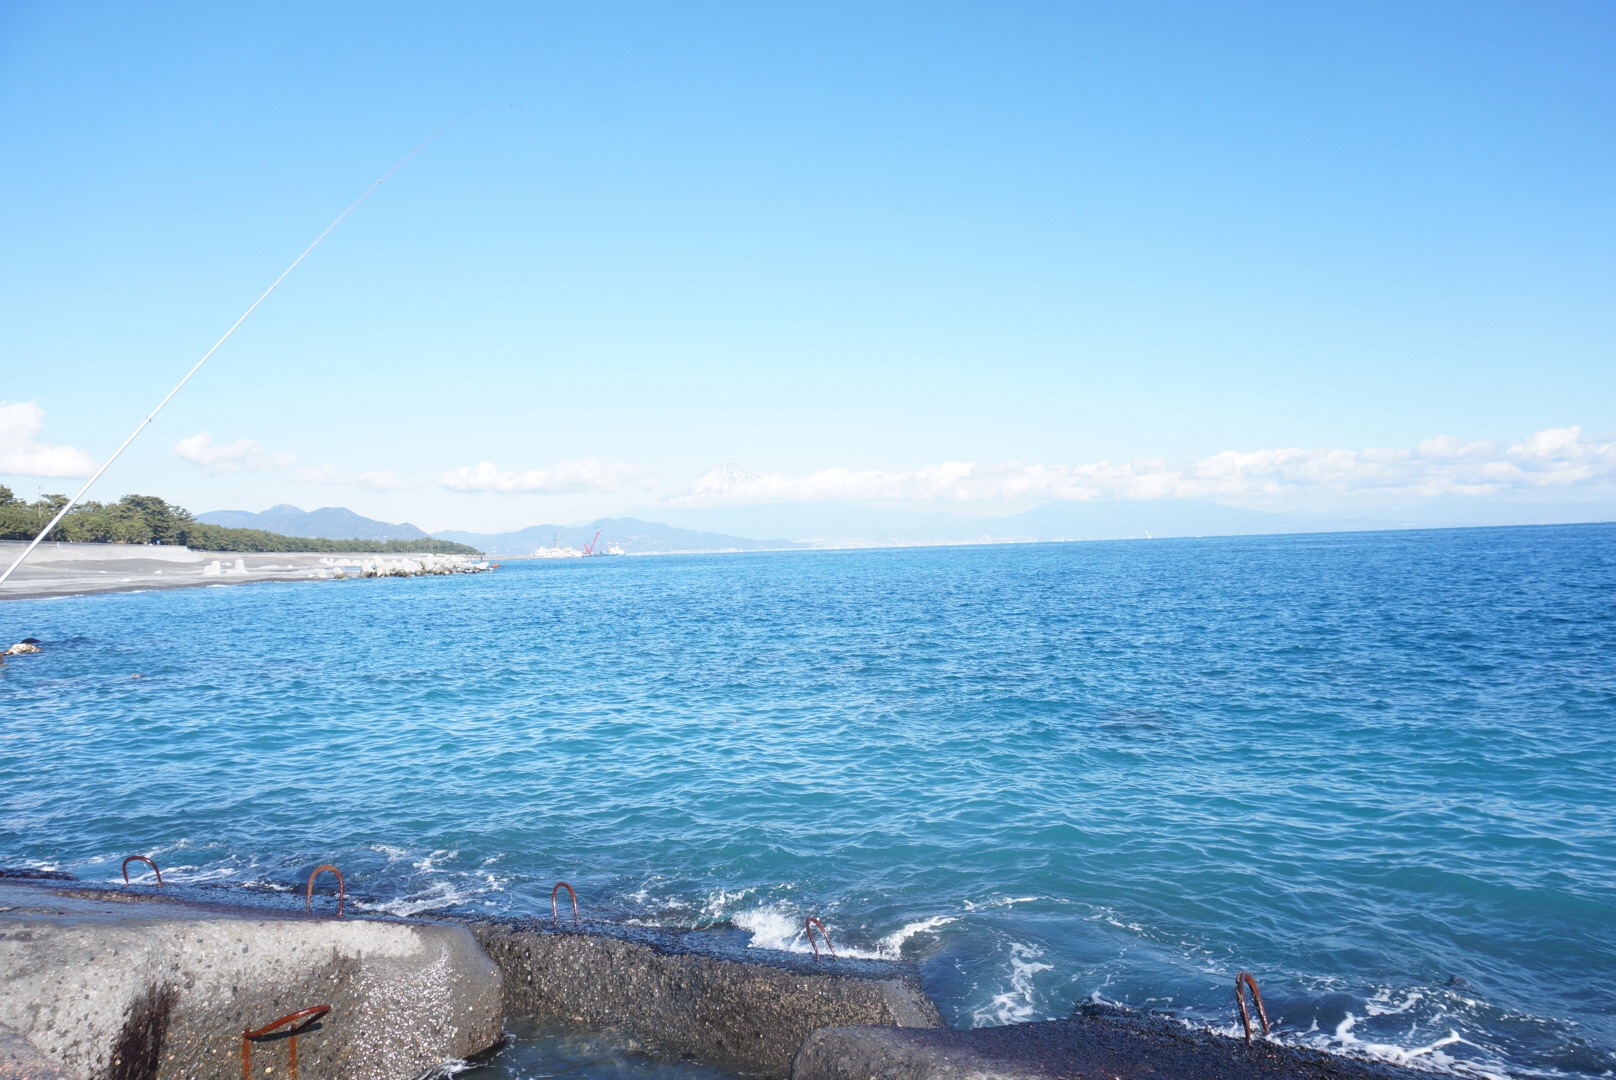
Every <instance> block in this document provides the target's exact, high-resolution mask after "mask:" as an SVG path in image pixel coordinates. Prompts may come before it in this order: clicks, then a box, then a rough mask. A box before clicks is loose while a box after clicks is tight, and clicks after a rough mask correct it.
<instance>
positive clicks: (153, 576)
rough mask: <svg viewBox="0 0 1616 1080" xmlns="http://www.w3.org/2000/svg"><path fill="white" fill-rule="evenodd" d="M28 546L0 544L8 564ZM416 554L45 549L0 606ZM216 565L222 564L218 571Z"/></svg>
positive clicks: (289, 576)
mask: <svg viewBox="0 0 1616 1080" xmlns="http://www.w3.org/2000/svg"><path fill="white" fill-rule="evenodd" d="M26 546H27V545H26V544H24V543H23V542H21V541H0V560H3V564H4V565H5V566H9V565H11V560H13V559H15V558H16V557H17V555H18V554H19V553H20V552H21V551H22V549H23V548H24V547H26ZM408 558H411V556H401V555H377V554H376V553H374V552H351V553H331V552H284V551H274V552H264V553H257V554H254V553H242V552H218V551H192V550H191V549H190V548H185V547H162V546H159V545H148V544H54V543H46V544H40V545H39V547H38V548H36V549H35V550H34V553H33V554H32V555H30V556H28V559H27V561H26V562H24V563H23V564H22V565H21V566H19V567H18V568H17V572H16V573H15V574H13V575H11V579H10V580H9V581H7V582H6V583H5V584H4V585H0V600H21V599H38V598H41V597H51V596H80V595H84V594H86V593H102V592H135V591H138V590H144V589H184V588H196V587H199V586H206V585H245V584H249V583H252V582H260V581H310V580H320V579H327V578H331V579H334V578H335V577H336V576H337V571H339V570H341V571H342V572H343V574H344V576H350V577H351V576H354V574H355V573H356V572H357V571H358V569H359V567H360V566H361V564H362V563H364V562H367V561H368V562H371V563H374V562H376V560H378V559H381V560H385V561H387V562H398V561H401V560H404V559H408ZM215 564H217V565H215Z"/></svg>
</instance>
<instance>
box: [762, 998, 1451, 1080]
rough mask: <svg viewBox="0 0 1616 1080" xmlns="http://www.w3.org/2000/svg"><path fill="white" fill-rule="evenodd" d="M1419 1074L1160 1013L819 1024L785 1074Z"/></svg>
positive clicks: (895, 1079) (1239, 1078)
mask: <svg viewBox="0 0 1616 1080" xmlns="http://www.w3.org/2000/svg"><path fill="white" fill-rule="evenodd" d="M1426 1075H1428V1074H1424V1073H1418V1072H1415V1071H1413V1070H1410V1069H1403V1068H1398V1067H1396V1066H1391V1065H1385V1064H1381V1063H1378V1062H1368V1061H1358V1060H1355V1059H1352V1058H1346V1057H1341V1056H1339V1055H1334V1054H1325V1053H1322V1052H1320V1051H1317V1050H1306V1049H1301V1048H1297V1047H1290V1046H1283V1045H1280V1044H1278V1043H1274V1042H1268V1041H1266V1040H1262V1039H1259V1040H1257V1041H1256V1043H1255V1044H1254V1045H1252V1046H1247V1045H1246V1043H1245V1042H1244V1040H1241V1039H1231V1038H1228V1037H1226V1036H1223V1035H1218V1034H1215V1033H1213V1032H1210V1031H1206V1030H1204V1029H1195V1028H1191V1027H1188V1026H1186V1025H1185V1024H1183V1023H1182V1022H1180V1021H1179V1020H1177V1019H1175V1018H1172V1017H1168V1016H1162V1015H1152V1014H1141V1013H1134V1012H1130V1011H1127V1010H1122V1009H1109V1008H1098V1009H1084V1010H1081V1011H1080V1013H1079V1015H1076V1016H1073V1017H1071V1018H1070V1019H1066V1020H1046V1021H1039V1022H1034V1023H1026V1024H1010V1025H1007V1026H1004V1027H988V1028H976V1029H974V1030H971V1031H958V1030H954V1029H946V1028H945V1029H941V1030H930V1031H914V1030H903V1029H898V1028H879V1027H838V1028H823V1029H821V1030H819V1031H816V1032H814V1033H812V1034H811V1035H809V1036H808V1037H807V1038H806V1039H805V1040H804V1041H803V1044H802V1048H801V1049H800V1050H799V1051H798V1052H797V1055H796V1057H795V1058H794V1059H793V1061H792V1065H791V1080H1168V1078H1172V1080H1414V1078H1416V1077H1420V1076H1426Z"/></svg>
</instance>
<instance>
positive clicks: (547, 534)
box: [433, 518, 802, 555]
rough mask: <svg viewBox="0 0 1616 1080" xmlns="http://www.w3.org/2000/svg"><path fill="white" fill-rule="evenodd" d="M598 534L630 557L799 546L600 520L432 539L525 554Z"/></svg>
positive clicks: (451, 532) (578, 545)
mask: <svg viewBox="0 0 1616 1080" xmlns="http://www.w3.org/2000/svg"><path fill="white" fill-rule="evenodd" d="M596 532H599V533H600V547H601V548H602V549H604V548H605V547H606V545H607V544H617V545H618V546H619V547H621V548H622V549H623V550H624V551H626V552H628V553H629V554H632V555H648V554H669V553H672V552H681V551H768V550H771V549H778V548H792V547H800V546H802V545H799V544H794V543H792V542H791V541H789V540H753V539H748V538H746V537H741V536H727V535H725V534H723V533H715V532H704V531H702V530H699V529H686V528H680V527H678V526H675V525H662V524H658V523H657V522H654V521H641V520H639V519H638V518H601V519H600V520H599V521H591V522H590V523H589V524H588V525H530V526H528V527H527V528H525V529H518V530H516V531H515V532H505V533H472V532H458V531H455V530H448V531H445V532H439V533H434V534H433V538H434V539H437V540H453V541H455V542H456V543H459V544H470V545H471V546H472V547H475V548H480V549H481V550H483V551H486V552H487V553H488V554H490V555H531V554H533V551H534V549H536V548H541V547H551V546H553V545H558V546H560V547H573V548H580V549H581V548H582V547H583V546H584V545H585V544H587V543H589V541H590V540H591V539H592V538H593V537H594V535H595V533H596Z"/></svg>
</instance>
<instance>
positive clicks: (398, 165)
mask: <svg viewBox="0 0 1616 1080" xmlns="http://www.w3.org/2000/svg"><path fill="white" fill-rule="evenodd" d="M488 109H515V110H516V111H517V112H522V108H521V107H520V106H518V105H512V104H511V103H510V102H508V101H491V102H489V103H488V104H487V105H479V106H478V107H477V108H475V109H472V110H471V111H470V112H464V113H461V114H460V115H459V116H457V117H455V118H454V119H453V120H451V121H449V122H448V123H447V124H444V125H443V126H442V127H440V128H439V129H438V130H436V131H434V132H433V133H432V134H430V135H428V136H427V137H426V138H424V139H422V140H421V141H420V142H419V143H417V144H416V145H415V147H414V149H412V150H411V151H410V152H409V153H407V154H405V155H404V156H403V157H401V158H399V159H398V161H396V162H394V163H393V167H392V168H391V169H388V170H387V171H386V172H384V173H382V174H381V176H379V177H377V178H376V182H375V183H373V184H371V185H370V186H369V187H368V188H366V189H365V191H364V193H363V194H362V195H360V196H359V198H357V199H355V200H354V201H353V202H351V203H349V204H348V208H347V209H346V210H344V211H343V212H342V213H340V214H338V215H337V217H336V220H335V221H333V222H332V223H331V224H329V225H327V226H326V227H325V231H324V232H322V233H321V234H320V235H319V236H316V237H315V238H314V243H312V244H310V245H309V246H308V247H306V248H304V249H303V254H301V255H299V256H298V257H297V258H295V259H293V260H292V264H291V265H290V266H288V267H287V268H286V269H285V270H282V271H281V276H280V277H278V278H276V279H275V280H274V281H273V282H271V283H270V286H269V288H267V289H265V290H264V291H263V293H262V294H260V295H259V297H258V299H256V300H254V301H253V302H252V306H251V307H249V308H248V309H247V310H246V311H244V312H242V313H241V318H239V319H237V320H236V321H235V322H233V323H231V324H230V329H228V330H226V331H225V332H224V336H223V337H221V338H220V339H219V340H218V341H215V342H214V343H213V347H212V348H211V349H209V350H208V351H207V352H205V353H203V354H202V359H200V360H198V361H197V362H196V364H195V365H194V366H192V368H191V370H190V371H187V372H186V373H185V378H183V379H181V380H180V381H179V382H177V383H175V384H174V389H172V390H170V391H169V392H168V393H167V394H166V395H165V396H164V397H163V400H162V401H159V402H158V403H157V407H156V408H155V409H153V410H152V411H151V412H150V413H147V414H146V419H144V420H142V421H141V422H140V423H139V425H137V426H136V428H135V430H134V431H132V432H130V433H129V437H128V438H127V439H125V440H124V441H123V445H121V446H119V447H118V449H116V450H114V451H113V452H112V456H111V457H109V458H107V460H106V462H105V464H103V465H102V466H101V467H100V468H99V469H97V470H95V475H93V476H91V477H90V478H89V479H88V480H86V481H85V482H84V486H83V487H81V488H79V492H78V494H77V495H74V496H73V497H72V498H71V499H69V500H67V503H66V504H65V505H64V506H63V507H62V508H61V509H60V510H58V511H56V516H55V517H53V518H51V519H50V524H48V525H46V526H45V527H44V528H43V529H41V530H39V535H38V536H36V537H34V539H33V542H32V543H30V544H29V545H28V546H27V547H25V548H23V551H22V554H21V555H18V556H17V560H16V561H15V562H13V563H12V564H11V566H10V567H8V568H7V570H6V572H5V573H3V574H0V585H4V584H5V583H6V579H7V578H9V577H10V576H11V574H12V572H13V571H14V570H16V569H17V567H19V566H21V565H22V561H23V560H24V559H26V558H28V555H29V553H30V552H32V551H33V550H34V549H35V548H36V547H38V546H39V542H40V541H41V540H43V539H45V537H46V536H48V535H50V531H51V530H52V529H54V528H56V526H57V525H59V524H61V521H62V519H63V518H64V517H66V516H67V512H68V511H69V510H71V509H73V507H74V506H76V505H78V502H79V500H80V499H82V498H84V495H85V493H86V492H88V491H89V490H90V487H91V486H92V485H93V484H94V483H95V482H96V481H97V480H99V479H101V474H102V473H104V472H106V471H107V470H108V469H109V468H111V467H112V463H113V462H114V461H117V460H118V456H119V455H120V454H122V453H123V452H124V451H125V450H127V449H128V448H129V444H130V443H132V442H134V441H135V437H136V436H137V435H139V434H140V433H141V432H142V431H144V430H146V425H147V424H150V423H151V422H152V421H153V420H155V419H157V414H158V413H160V412H162V411H163V406H164V405H167V404H168V402H169V399H171V398H172V397H173V396H174V395H175V394H177V393H179V392H180V388H181V387H183V386H184V385H185V384H186V383H188V382H190V381H191V376H192V375H195V374H196V373H197V372H198V371H201V370H202V365H203V364H205V363H207V362H208V358H209V357H211V356H212V355H213V354H214V353H216V352H218V351H219V346H221V345H223V344H224V343H225V342H226V341H229V340H230V335H231V334H234V333H235V332H236V330H237V328H238V327H240V326H241V324H242V323H244V322H246V321H247V316H249V315H251V314H252V313H253V312H255V311H257V310H258V305H259V304H262V303H263V302H264V301H265V300H268V299H269V294H270V293H272V292H274V291H275V290H276V289H277V288H278V287H279V286H280V283H281V282H283V281H285V280H286V278H287V275H289V274H290V273H291V272H292V271H293V270H296V269H297V266H298V263H301V262H302V261H303V260H304V259H306V258H308V257H309V255H310V253H312V252H313V251H314V249H315V248H317V247H319V246H320V242H321V241H322V240H324V239H325V238H326V237H328V236H330V235H331V233H332V232H333V231H334V230H335V229H336V227H337V226H338V225H341V224H342V223H343V222H344V221H346V220H347V218H348V215H349V214H351V213H353V212H354V211H355V210H357V209H359V204H360V203H362V202H364V201H365V200H366V199H368V198H370V196H371V194H372V193H374V192H375V190H376V189H377V188H379V187H381V186H382V185H383V184H385V183H386V182H387V180H388V178H390V177H391V176H392V175H393V174H394V173H396V172H398V170H400V169H402V168H403V167H404V166H405V165H406V164H407V163H408V162H409V161H410V160H411V159H412V158H414V157H415V155H417V154H419V153H420V152H421V151H422V150H425V149H426V148H427V147H428V146H430V145H432V143H433V142H435V141H436V140H437V138H438V136H440V135H442V134H443V133H444V132H446V131H448V130H449V129H450V128H452V127H454V126H455V125H456V124H458V123H460V121H462V120H465V119H466V118H468V117H472V116H476V115H477V114H478V113H480V112H485V111H487V110H488ZM524 115H525V114H524Z"/></svg>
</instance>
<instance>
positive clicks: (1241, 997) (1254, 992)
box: [1234, 971, 1268, 1046]
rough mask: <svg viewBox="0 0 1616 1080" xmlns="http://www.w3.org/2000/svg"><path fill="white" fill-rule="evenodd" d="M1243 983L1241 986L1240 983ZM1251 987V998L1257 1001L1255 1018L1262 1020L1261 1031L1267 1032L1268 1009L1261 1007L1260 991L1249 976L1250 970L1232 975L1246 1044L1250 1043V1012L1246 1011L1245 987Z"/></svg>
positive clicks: (1264, 1033) (1265, 1033)
mask: <svg viewBox="0 0 1616 1080" xmlns="http://www.w3.org/2000/svg"><path fill="white" fill-rule="evenodd" d="M1242 983H1244V984H1245V985H1244V986H1242V985H1241V984H1242ZM1247 986H1249V987H1251V997H1252V1000H1253V1001H1255V1002H1256V1003H1257V1018H1258V1019H1259V1020H1261V1021H1262V1033H1263V1035H1264V1036H1267V1034H1268V1011H1267V1010H1266V1009H1264V1008H1263V1003H1262V991H1261V990H1259V989H1257V980H1256V979H1253V978H1252V977H1251V972H1249V971H1242V972H1241V973H1240V974H1238V975H1236V976H1235V977H1234V999H1235V1001H1236V1002H1237V1003H1239V1005H1240V1023H1241V1024H1242V1025H1244V1026H1245V1029H1246V1045H1247V1046H1250V1045H1251V1013H1249V1012H1247V1011H1246V987H1247Z"/></svg>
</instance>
